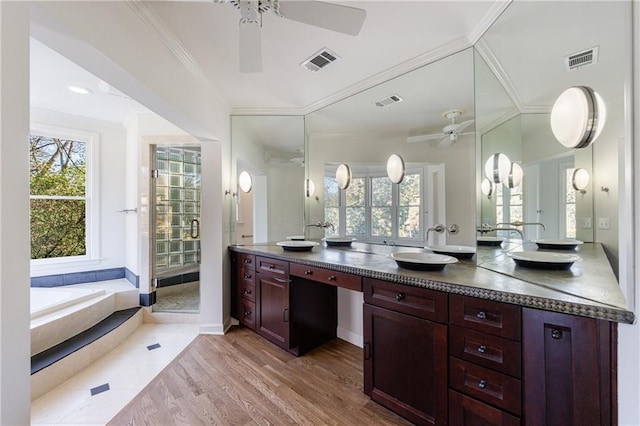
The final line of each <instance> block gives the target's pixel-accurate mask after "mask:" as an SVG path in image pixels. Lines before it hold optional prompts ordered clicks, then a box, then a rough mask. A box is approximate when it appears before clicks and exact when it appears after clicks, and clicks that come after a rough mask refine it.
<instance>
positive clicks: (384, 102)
mask: <svg viewBox="0 0 640 426" xmlns="http://www.w3.org/2000/svg"><path fill="white" fill-rule="evenodd" d="M403 100H404V99H402V98H401V97H400V96H398V95H391V96H387V97H386V98H384V99H380V100H379V101H376V106H377V107H380V108H384V107H387V106H389V105H393V104H397V103H398V102H402V101H403Z"/></svg>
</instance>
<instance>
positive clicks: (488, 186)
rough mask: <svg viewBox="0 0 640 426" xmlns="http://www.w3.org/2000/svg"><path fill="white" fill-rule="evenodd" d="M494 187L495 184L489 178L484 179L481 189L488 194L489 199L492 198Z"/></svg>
mask: <svg viewBox="0 0 640 426" xmlns="http://www.w3.org/2000/svg"><path fill="white" fill-rule="evenodd" d="M494 189H495V186H494V185H493V182H491V181H490V180H489V179H488V178H484V179H482V183H481V184H480V191H482V193H483V194H484V195H486V196H487V198H488V199H491V196H492V195H493V191H494Z"/></svg>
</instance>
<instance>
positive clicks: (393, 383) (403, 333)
mask: <svg viewBox="0 0 640 426" xmlns="http://www.w3.org/2000/svg"><path fill="white" fill-rule="evenodd" d="M364 358H365V360H364V387H365V393H366V394H367V395H369V396H370V397H371V399H373V400H374V401H376V402H378V403H379V404H381V405H384V406H385V407H387V408H389V409H391V410H393V411H395V412H397V413H398V414H400V415H401V416H403V417H405V418H407V419H409V420H410V421H412V422H414V423H416V424H434V425H439V424H446V423H447V327H446V326H445V325H442V324H437V323H434V322H431V321H428V320H425V319H421V318H417V317H412V316H410V315H405V314H401V313H398V312H394V311H390V310H387V309H383V308H380V307H377V306H373V305H369V304H366V303H365V304H364Z"/></svg>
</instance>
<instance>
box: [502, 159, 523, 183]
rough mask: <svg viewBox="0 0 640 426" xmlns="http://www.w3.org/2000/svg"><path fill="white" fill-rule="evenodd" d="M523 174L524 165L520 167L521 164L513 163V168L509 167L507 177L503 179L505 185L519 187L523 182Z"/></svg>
mask: <svg viewBox="0 0 640 426" xmlns="http://www.w3.org/2000/svg"><path fill="white" fill-rule="evenodd" d="M523 176H524V172H523V171H522V167H520V164H518V163H511V168H510V169H509V174H508V175H507V179H506V180H504V181H503V183H504V186H506V187H507V188H510V189H513V188H517V187H518V186H520V184H521V183H522V178H523Z"/></svg>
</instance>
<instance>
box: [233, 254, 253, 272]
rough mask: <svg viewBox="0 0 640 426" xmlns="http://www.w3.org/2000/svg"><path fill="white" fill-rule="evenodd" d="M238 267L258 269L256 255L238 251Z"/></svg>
mask: <svg viewBox="0 0 640 426" xmlns="http://www.w3.org/2000/svg"><path fill="white" fill-rule="evenodd" d="M236 256H237V259H238V267H239V268H244V269H251V270H255V269H256V256H255V255H254V254H247V253H237V254H236Z"/></svg>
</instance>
